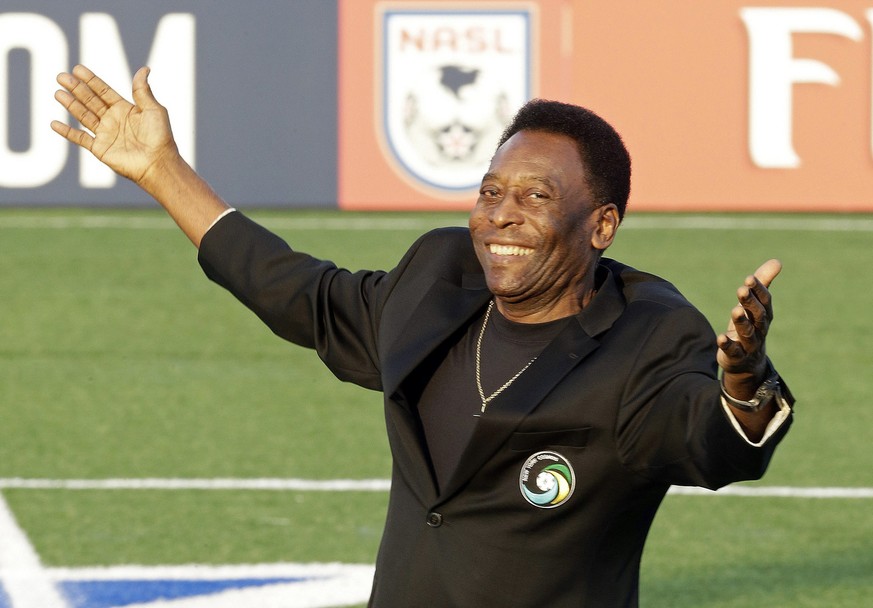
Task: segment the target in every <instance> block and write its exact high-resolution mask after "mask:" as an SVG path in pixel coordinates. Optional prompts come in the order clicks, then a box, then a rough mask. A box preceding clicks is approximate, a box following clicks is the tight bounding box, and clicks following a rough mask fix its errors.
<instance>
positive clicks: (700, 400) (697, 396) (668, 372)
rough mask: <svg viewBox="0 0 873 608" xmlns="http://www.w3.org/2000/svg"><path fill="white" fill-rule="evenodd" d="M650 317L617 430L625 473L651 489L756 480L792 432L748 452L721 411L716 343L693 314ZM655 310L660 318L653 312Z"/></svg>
mask: <svg viewBox="0 0 873 608" xmlns="http://www.w3.org/2000/svg"><path fill="white" fill-rule="evenodd" d="M643 308H646V309H648V310H649V312H650V313H651V314H646V313H643V314H642V317H643V318H646V319H647V323H646V325H647V328H648V329H647V333H645V334H643V336H642V339H641V340H640V342H639V346H638V349H637V351H636V353H635V358H634V363H633V365H632V367H631V371H630V373H629V375H628V377H627V379H626V384H625V391H624V395H623V399H622V406H621V409H620V411H619V420H618V425H617V434H618V437H617V441H618V445H619V451H620V453H621V456H622V459H623V461H624V462H625V465H626V466H628V467H629V468H632V469H634V470H635V471H637V472H638V473H640V474H642V475H644V476H646V477H648V478H651V479H655V480H657V481H660V482H663V483H668V484H675V485H695V486H702V487H707V488H711V489H716V488H719V487H721V486H724V485H727V484H728V483H732V482H734V481H741V480H748V479H758V478H760V477H761V476H762V475H763V474H764V472H765V470H766V468H767V466H768V464H769V462H770V458H771V457H772V454H773V451H774V449H775V447H776V445H777V444H778V443H779V441H781V439H782V437H783V436H784V435H785V433H786V432H787V430H788V427H789V426H790V424H791V419H790V418H789V419H788V420H786V421H785V422H784V423H783V424H782V426H781V427H780V428H779V429H778V431H776V433H774V435H773V436H771V437H770V438H769V439H768V440H767V441H766V442H765V443H764V444H763V445H762V446H760V447H756V446H753V445H751V444H749V443H748V442H747V441H746V440H745V439H744V438H743V437H742V436H740V434H739V433H737V431H736V429H735V428H734V427H733V425H732V424H731V422H730V420H729V419H728V416H727V414H726V413H725V411H724V408H723V407H722V406H721V399H720V388H719V381H718V379H717V375H716V369H717V368H716V363H715V348H716V346H715V335H714V333H713V331H712V328H711V326H710V325H709V323H708V321H707V320H706V319H705V318H704V317H703V315H702V314H700V312H698V311H697V310H696V309H695V308H693V307H692V306H690V305H689V306H681V307H676V308H671V309H668V310H666V311H665V310H663V308H662V307H660V306H659V305H657V304H644V305H643ZM658 309H660V310H658Z"/></svg>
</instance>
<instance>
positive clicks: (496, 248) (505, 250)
mask: <svg viewBox="0 0 873 608" xmlns="http://www.w3.org/2000/svg"><path fill="white" fill-rule="evenodd" d="M488 249H489V250H490V251H491V253H493V254H495V255H530V254H531V252H532V251H533V249H528V248H527V247H519V246H518V245H494V244H492V245H488Z"/></svg>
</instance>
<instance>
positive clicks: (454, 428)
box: [418, 306, 570, 488]
mask: <svg viewBox="0 0 873 608" xmlns="http://www.w3.org/2000/svg"><path fill="white" fill-rule="evenodd" d="M569 318H570V317H567V318H564V319H558V320H557V321H549V322H547V323H515V322H513V321H510V320H508V319H506V318H505V317H504V316H503V315H501V314H500V312H498V310H497V307H496V306H494V308H493V310H492V311H491V314H490V318H489V319H488V325H487V327H486V328H485V333H484V334H483V335H482V348H481V352H480V364H481V365H480V369H481V380H482V390H483V392H484V394H485V397H486V398H487V397H489V396H490V395H491V394H492V393H494V392H495V391H496V390H498V389H499V388H500V387H501V386H503V384H504V383H506V382H507V381H509V380H510V379H511V378H512V377H513V376H515V375H516V374H517V373H518V372H519V370H521V369H522V368H524V367H525V365H527V364H528V363H529V362H530V361H531V359H533V358H535V357H537V356H538V355H539V354H540V353H541V352H542V351H543V349H544V348H545V347H546V346H547V345H548V344H549V342H551V341H552V339H553V338H554V337H555V336H557V335H558V334H559V333H560V332H561V330H562V329H563V328H564V326H565V325H566V323H567V321H568V319H569ZM484 320H485V313H484V312H483V314H482V315H481V316H480V317H479V318H478V319H477V320H476V321H474V322H473V323H471V324H470V325H469V326H468V327H467V328H466V331H463V332H462V333H460V334H459V335H458V336H456V337H455V339H454V341H452V342H450V343H449V344H448V345H447V348H445V349H444V350H443V351H442V352H443V353H445V355H444V357H443V358H442V359H439V358H437V359H436V360H434V361H433V363H432V365H431V369H432V370H433V371H432V372H430V376H429V377H426V378H423V381H424V389H423V391H422V393H421V396H420V398H419V401H418V412H419V416H420V417H421V424H422V428H423V430H424V436H425V440H426V442H427V448H428V451H429V453H430V459H431V464H432V466H433V470H434V473H435V475H436V479H437V483H438V485H439V487H440V488H442V487H444V486H445V484H446V483H447V482H448V480H449V477H450V476H451V474H452V472H453V471H454V470H455V467H456V466H457V464H458V461H459V459H460V457H461V454H462V452H463V451H464V448H466V447H467V443H469V441H470V437H471V436H472V434H473V430H474V429H475V428H476V422H477V421H478V420H479V418H478V417H479V416H480V415H481V416H487V415H488V411H489V410H491V409H494V408H499V407H500V399H501V397H502V396H503V394H504V393H505V392H508V391H511V390H512V384H510V385H509V386H508V387H506V388H505V389H504V391H503V392H501V393H500V394H499V395H497V396H496V397H494V398H493V400H491V401H489V402H488V405H487V407H486V409H485V412H484V413H482V411H481V410H482V399H481V398H480V396H479V391H478V389H477V387H476V343H477V341H478V339H479V334H480V332H481V330H482V322H483V321H484Z"/></svg>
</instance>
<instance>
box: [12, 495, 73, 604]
mask: <svg viewBox="0 0 873 608" xmlns="http://www.w3.org/2000/svg"><path fill="white" fill-rule="evenodd" d="M0 539H2V542H0V584H2V586H3V589H4V590H5V591H6V595H7V596H8V598H9V600H10V602H11V605H12V606H14V607H15V608H67V602H66V601H64V599H63V597H61V594H60V592H59V591H58V589H57V587H55V585H54V582H53V580H52V578H51V576H50V575H49V574H48V573H47V572H46V570H45V568H44V567H43V565H42V562H41V561H40V559H39V556H38V555H37V554H36V551H34V549H33V546H32V545H31V544H30V540H28V538H27V535H26V534H25V533H24V531H23V530H22V529H21V527H20V526H19V525H18V522H16V521H15V516H14V515H13V514H12V511H11V510H10V509H9V507H8V506H7V505H6V501H5V500H4V499H3V496H2V495H0Z"/></svg>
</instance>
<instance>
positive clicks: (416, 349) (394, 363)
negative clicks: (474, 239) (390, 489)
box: [383, 275, 491, 504]
mask: <svg viewBox="0 0 873 608" xmlns="http://www.w3.org/2000/svg"><path fill="white" fill-rule="evenodd" d="M490 297H491V293H490V292H489V291H488V289H487V287H486V285H485V280H484V276H482V275H470V276H469V277H467V276H465V278H464V280H463V282H462V284H461V285H460V286H459V285H457V284H455V283H451V282H449V281H446V280H443V279H440V280H438V281H437V282H435V283H434V285H433V286H432V287H431V288H430V289H429V290H428V292H427V293H426V294H425V295H424V297H423V298H422V299H421V301H420V302H419V304H418V306H417V307H416V310H415V311H414V312H413V313H412V314H411V315H410V316H409V321H408V322H407V324H406V326H405V327H403V329H402V331H401V332H400V333H399V334H398V336H399V338H398V339H397V340H396V342H395V344H394V345H393V347H392V348H390V349H388V352H390V353H391V358H390V359H389V360H387V361H386V362H385V366H384V370H383V390H384V393H385V396H386V406H387V407H386V418H387V424H388V430H389V435H391V436H392V438H393V440H392V449H394V450H402V451H403V452H405V457H397V455H395V457H394V459H393V460H394V463H395V466H397V467H398V469H399V471H400V472H401V474H402V475H403V476H404V478H405V479H406V480H407V484H408V486H409V487H410V488H412V490H413V492H414V493H415V494H416V495H417V496H418V498H419V500H420V501H421V502H422V503H423V504H431V503H433V502H434V501H435V500H436V498H437V484H436V480H435V477H434V473H433V469H432V467H431V463H430V456H429V454H428V453H427V447H426V445H425V441H424V436H423V431H422V428H421V421H420V419H419V417H418V412H417V410H416V408H415V404H414V403H413V401H414V397H410V396H409V395H407V391H406V390H404V381H405V380H406V379H407V378H409V377H410V375H411V374H412V373H413V372H414V370H415V369H416V368H417V367H418V366H419V365H421V364H422V363H423V362H424V360H425V358H426V357H427V356H429V355H430V354H431V353H433V352H434V351H435V350H436V349H437V348H439V346H440V345H441V344H442V343H443V342H445V341H446V340H447V339H448V338H449V337H450V336H451V335H452V334H454V333H455V332H456V331H458V330H459V329H460V328H461V327H463V325H464V324H466V323H468V322H469V321H470V319H471V318H472V317H474V316H475V315H477V314H478V313H479V312H480V311H481V310H482V309H483V308H484V307H485V305H486V303H487V302H488V300H489V299H490Z"/></svg>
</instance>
